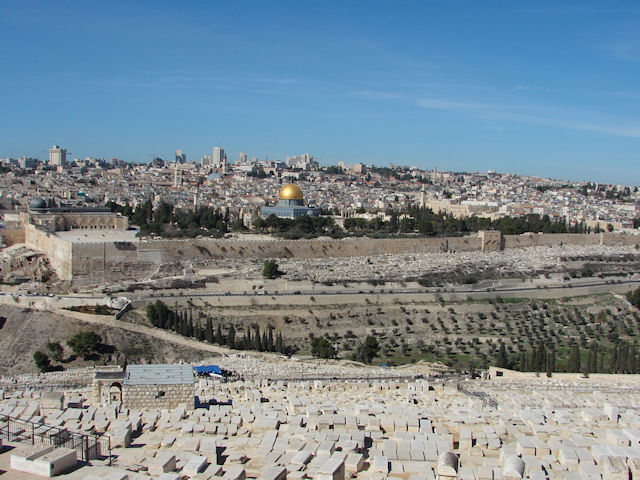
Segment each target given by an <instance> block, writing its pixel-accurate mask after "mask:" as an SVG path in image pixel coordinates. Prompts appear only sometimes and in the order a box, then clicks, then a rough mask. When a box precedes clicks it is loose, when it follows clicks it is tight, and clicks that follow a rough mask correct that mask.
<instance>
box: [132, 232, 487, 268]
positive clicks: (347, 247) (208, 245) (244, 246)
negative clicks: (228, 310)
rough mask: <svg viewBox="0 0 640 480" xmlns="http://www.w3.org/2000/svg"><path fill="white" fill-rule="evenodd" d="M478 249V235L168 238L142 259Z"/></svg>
mask: <svg viewBox="0 0 640 480" xmlns="http://www.w3.org/2000/svg"><path fill="white" fill-rule="evenodd" d="M450 242H452V244H454V245H455V246H456V248H458V249H459V250H474V249H478V248H479V246H480V244H479V239H477V238H472V237H468V238H465V239H463V238H456V239H447V238H420V239H361V238H358V239H347V240H275V241H243V240H215V239H196V240H168V241H162V240H160V241H149V242H140V243H139V245H138V252H139V257H140V258H146V259H148V260H150V261H154V260H155V261H161V262H172V261H180V260H207V259H225V258H255V259H264V258H318V257H328V258H330V257H353V256H365V255H383V254H399V253H429V252H445V251H448V250H449V249H450V248H451V246H450Z"/></svg>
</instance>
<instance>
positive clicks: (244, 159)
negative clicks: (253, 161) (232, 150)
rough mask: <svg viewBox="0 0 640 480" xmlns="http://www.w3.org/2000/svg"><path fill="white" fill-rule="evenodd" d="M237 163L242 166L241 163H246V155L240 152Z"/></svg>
mask: <svg viewBox="0 0 640 480" xmlns="http://www.w3.org/2000/svg"><path fill="white" fill-rule="evenodd" d="M238 163H240V164H243V163H247V154H246V153H244V152H240V155H238Z"/></svg>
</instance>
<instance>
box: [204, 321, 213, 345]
mask: <svg viewBox="0 0 640 480" xmlns="http://www.w3.org/2000/svg"><path fill="white" fill-rule="evenodd" d="M204 328H205V330H204V338H205V340H206V341H207V342H208V343H213V324H212V323H211V319H210V318H208V317H207V322H206V323H205V327H204Z"/></svg>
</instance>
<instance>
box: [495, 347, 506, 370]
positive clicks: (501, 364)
mask: <svg viewBox="0 0 640 480" xmlns="http://www.w3.org/2000/svg"><path fill="white" fill-rule="evenodd" d="M496 366H497V367H498V368H506V366H507V349H506V348H505V346H504V343H501V344H500V350H498V356H497V358H496Z"/></svg>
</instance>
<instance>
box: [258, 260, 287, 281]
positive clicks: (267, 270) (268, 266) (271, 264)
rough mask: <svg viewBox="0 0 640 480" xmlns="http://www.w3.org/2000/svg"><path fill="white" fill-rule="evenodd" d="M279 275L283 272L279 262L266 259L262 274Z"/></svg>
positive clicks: (267, 276) (267, 275)
mask: <svg viewBox="0 0 640 480" xmlns="http://www.w3.org/2000/svg"><path fill="white" fill-rule="evenodd" d="M279 275H282V272H281V271H280V270H279V269H278V263H277V262H276V261H275V260H265V261H264V267H263V269H262V276H263V277H264V278H276V277H278V276H279Z"/></svg>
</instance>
